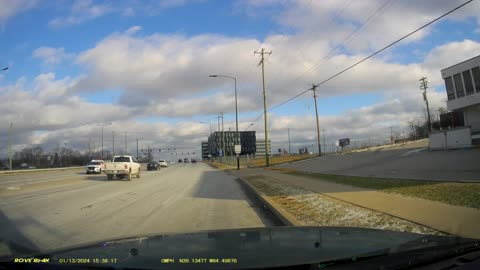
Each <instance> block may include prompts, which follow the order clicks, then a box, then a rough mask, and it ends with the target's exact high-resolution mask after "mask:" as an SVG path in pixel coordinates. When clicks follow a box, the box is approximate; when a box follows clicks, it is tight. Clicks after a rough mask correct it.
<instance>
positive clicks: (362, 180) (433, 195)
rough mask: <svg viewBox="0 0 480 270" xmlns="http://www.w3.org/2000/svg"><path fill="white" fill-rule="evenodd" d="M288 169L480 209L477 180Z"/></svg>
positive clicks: (328, 179) (360, 185)
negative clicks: (467, 181)
mask: <svg viewBox="0 0 480 270" xmlns="http://www.w3.org/2000/svg"><path fill="white" fill-rule="evenodd" d="M288 173H289V174H292V175H298V176H307V177H311V178H314V179H317V180H321V181H328V182H333V183H336V184H343V185H350V186H355V187H361V188H368V189H373V190H378V191H383V192H388V193H396V194H400V195H404V196H409V197H417V198H422V199H427V200H432V201H438V202H442V203H447V204H451V205H457V206H464V207H470V208H475V209H480V183H454V182H438V181H419V180H400V179H390V178H374V177H359V176H345V175H330V174H320V173H302V172H288Z"/></svg>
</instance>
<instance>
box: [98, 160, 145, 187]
mask: <svg viewBox="0 0 480 270" xmlns="http://www.w3.org/2000/svg"><path fill="white" fill-rule="evenodd" d="M104 171H105V174H106V175H107V178H108V180H112V179H113V176H114V175H116V176H117V178H118V179H123V178H125V177H127V180H129V181H130V180H132V175H135V176H136V177H137V178H140V164H139V163H138V162H137V159H136V158H135V157H133V156H115V157H114V158H113V161H112V162H107V163H105V170H104Z"/></svg>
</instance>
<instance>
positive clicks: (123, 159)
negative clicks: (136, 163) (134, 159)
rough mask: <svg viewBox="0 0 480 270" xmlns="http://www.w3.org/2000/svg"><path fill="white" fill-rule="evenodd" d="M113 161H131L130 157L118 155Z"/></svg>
mask: <svg viewBox="0 0 480 270" xmlns="http://www.w3.org/2000/svg"><path fill="white" fill-rule="evenodd" d="M113 162H130V158H129V157H116V158H114V159H113Z"/></svg>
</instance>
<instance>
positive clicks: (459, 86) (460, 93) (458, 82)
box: [453, 73, 465, 98]
mask: <svg viewBox="0 0 480 270" xmlns="http://www.w3.org/2000/svg"><path fill="white" fill-rule="evenodd" d="M453 81H454V82H455V90H456V91H457V97H458V98H461V97H464V96H465V90H464V89H463V83H462V76H461V75H460V73H458V74H455V75H453Z"/></svg>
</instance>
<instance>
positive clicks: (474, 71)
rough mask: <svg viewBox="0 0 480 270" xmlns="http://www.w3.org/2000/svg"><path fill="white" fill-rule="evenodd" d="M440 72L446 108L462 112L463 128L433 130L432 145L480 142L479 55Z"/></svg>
mask: <svg viewBox="0 0 480 270" xmlns="http://www.w3.org/2000/svg"><path fill="white" fill-rule="evenodd" d="M441 73H442V78H443V79H444V80H445V87H446V91H447V99H448V100H447V109H448V110H449V111H452V112H459V113H460V114H461V115H463V120H464V121H463V122H464V127H462V128H455V129H452V130H441V131H438V132H432V134H431V136H430V144H431V148H452V147H468V146H471V145H472V144H480V55H479V56H476V57H474V58H471V59H469V60H466V61H463V62H461V63H458V64H456V65H453V66H451V67H448V68H445V69H443V70H442V71H441ZM432 146H433V147H432ZM439 146H440V147H439Z"/></svg>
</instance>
